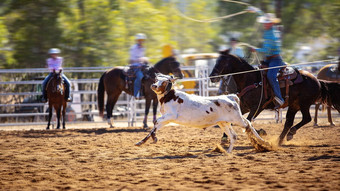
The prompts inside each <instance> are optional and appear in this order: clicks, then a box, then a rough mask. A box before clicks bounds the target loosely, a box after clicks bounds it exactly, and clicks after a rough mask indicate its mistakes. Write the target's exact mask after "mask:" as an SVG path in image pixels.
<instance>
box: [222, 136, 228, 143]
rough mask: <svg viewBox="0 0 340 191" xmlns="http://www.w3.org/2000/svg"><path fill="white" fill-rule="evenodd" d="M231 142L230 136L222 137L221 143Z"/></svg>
mask: <svg viewBox="0 0 340 191" xmlns="http://www.w3.org/2000/svg"><path fill="white" fill-rule="evenodd" d="M229 143H230V141H229V139H228V137H224V136H223V137H222V139H221V145H226V144H229Z"/></svg>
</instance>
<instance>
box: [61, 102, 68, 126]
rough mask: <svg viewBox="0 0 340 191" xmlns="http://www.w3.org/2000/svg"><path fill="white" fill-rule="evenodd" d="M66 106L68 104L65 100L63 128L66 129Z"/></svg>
mask: <svg viewBox="0 0 340 191" xmlns="http://www.w3.org/2000/svg"><path fill="white" fill-rule="evenodd" d="M66 107H67V104H66V102H64V103H63V110H62V114H63V129H66V127H65V121H66V119H65V114H66Z"/></svg>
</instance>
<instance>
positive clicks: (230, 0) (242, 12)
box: [175, 0, 251, 23]
mask: <svg viewBox="0 0 340 191" xmlns="http://www.w3.org/2000/svg"><path fill="white" fill-rule="evenodd" d="M222 1H225V2H230V3H236V4H241V5H245V6H247V7H249V6H251V5H250V4H248V3H244V2H239V1H232V0H222ZM175 10H176V11H177V12H178V15H180V16H181V17H183V18H185V19H187V20H191V21H195V22H200V23H212V22H217V21H219V20H222V19H227V18H231V17H234V16H237V15H242V14H245V13H249V9H248V8H247V9H245V10H243V11H240V12H237V13H233V14H230V15H225V16H222V17H215V18H210V19H203V20H199V19H194V18H191V17H189V16H187V15H185V14H184V13H182V12H181V11H180V10H179V9H177V7H176V6H175Z"/></svg>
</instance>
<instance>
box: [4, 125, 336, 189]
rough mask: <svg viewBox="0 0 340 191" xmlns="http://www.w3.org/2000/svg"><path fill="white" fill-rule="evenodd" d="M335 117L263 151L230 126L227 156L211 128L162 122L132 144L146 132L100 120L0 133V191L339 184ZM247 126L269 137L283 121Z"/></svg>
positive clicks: (217, 133)
mask: <svg viewBox="0 0 340 191" xmlns="http://www.w3.org/2000/svg"><path fill="white" fill-rule="evenodd" d="M335 123H336V124H337V125H336V126H335V127H330V126H328V125H326V124H327V123H326V122H323V123H322V125H323V126H320V127H313V126H312V123H309V124H308V125H306V126H304V127H303V128H301V129H300V130H299V131H298V132H297V134H296V135H295V137H294V139H293V140H292V141H289V142H285V143H284V145H283V146H282V147H280V148H278V149H277V150H275V151H270V152H264V153H258V152H256V151H255V150H254V149H253V147H252V146H251V145H250V142H249V140H247V137H246V135H245V134H243V133H242V131H241V130H240V128H239V127H234V129H235V130H236V132H237V133H238V141H237V143H236V145H235V148H234V151H233V153H231V154H226V153H223V152H217V151H214V150H215V148H217V147H216V145H217V144H218V143H219V142H220V137H221V131H220V129H219V128H209V129H206V130H201V129H195V128H189V127H178V126H169V127H165V128H163V129H161V130H160V131H159V132H158V143H157V144H152V143H151V141H150V140H149V142H147V143H146V144H145V145H143V146H141V147H136V146H134V144H135V143H137V142H138V141H140V140H141V139H142V138H144V137H145V136H146V135H147V132H145V131H143V130H141V129H140V128H125V127H124V128H118V127H117V128H106V127H107V126H106V124H101V125H99V126H98V125H93V124H80V125H79V124H78V125H77V124H73V125H69V127H70V128H71V129H67V130H49V131H46V130H15V131H0V164H1V166H0V190H277V189H280V190H340V122H339V121H338V120H337V121H335ZM84 127H86V128H84ZM92 127H93V128H92ZM254 127H255V128H257V129H258V128H264V129H265V130H266V131H267V133H268V136H267V137H266V140H270V141H274V140H275V139H276V138H277V137H278V135H279V133H280V132H281V130H282V127H283V125H282V124H275V123H273V122H272V121H266V122H258V123H256V122H255V123H254Z"/></svg>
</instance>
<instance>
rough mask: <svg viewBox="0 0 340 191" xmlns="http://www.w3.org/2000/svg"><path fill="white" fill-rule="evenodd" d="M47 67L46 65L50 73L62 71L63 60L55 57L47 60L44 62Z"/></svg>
mask: <svg viewBox="0 0 340 191" xmlns="http://www.w3.org/2000/svg"><path fill="white" fill-rule="evenodd" d="M46 62H47V65H48V69H49V70H50V72H53V71H54V70H55V71H59V70H61V69H62V65H63V58H62V57H56V58H55V59H54V58H48V59H47V60H46Z"/></svg>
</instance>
